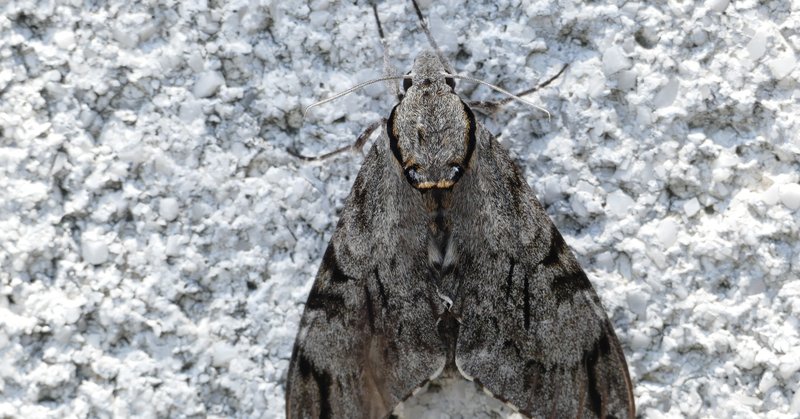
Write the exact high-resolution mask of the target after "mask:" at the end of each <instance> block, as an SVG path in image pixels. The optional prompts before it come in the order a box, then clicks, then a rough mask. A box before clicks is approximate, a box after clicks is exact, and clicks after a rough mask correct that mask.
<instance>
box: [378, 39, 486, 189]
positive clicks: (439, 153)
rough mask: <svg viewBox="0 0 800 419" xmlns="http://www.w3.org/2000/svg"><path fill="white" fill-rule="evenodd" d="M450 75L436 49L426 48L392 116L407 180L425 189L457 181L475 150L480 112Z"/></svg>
mask: <svg viewBox="0 0 800 419" xmlns="http://www.w3.org/2000/svg"><path fill="white" fill-rule="evenodd" d="M446 76H447V74H446V73H445V70H444V66H443V65H442V63H441V61H439V58H438V57H437V56H436V54H435V53H433V52H432V51H423V52H422V53H421V54H420V55H419V56H417V59H416V61H415V62H414V69H413V70H412V78H411V84H410V85H407V86H406V94H405V95H404V96H403V99H402V100H401V101H400V103H399V104H397V106H395V108H394V109H393V110H392V113H391V115H390V116H389V120H388V121H387V130H386V131H387V133H388V135H389V141H390V146H391V149H392V153H393V154H394V156H395V158H396V160H397V163H398V164H399V166H400V169H401V170H402V171H403V174H404V176H405V178H406V180H407V181H408V183H409V184H410V185H411V186H412V187H414V188H416V189H418V190H420V191H426V190H430V189H450V188H452V187H453V186H455V184H456V183H457V182H458V181H459V179H461V177H462V176H463V175H464V174H465V173H466V172H467V171H468V170H469V167H470V162H471V160H472V154H473V151H474V150H475V129H476V125H475V116H474V115H473V114H472V111H471V110H470V109H469V107H468V106H467V105H466V104H465V103H464V102H463V101H461V98H459V97H458V95H456V94H455V93H454V92H453V87H452V86H454V84H453V82H452V78H448V77H446ZM447 79H450V81H449V82H448V80H447Z"/></svg>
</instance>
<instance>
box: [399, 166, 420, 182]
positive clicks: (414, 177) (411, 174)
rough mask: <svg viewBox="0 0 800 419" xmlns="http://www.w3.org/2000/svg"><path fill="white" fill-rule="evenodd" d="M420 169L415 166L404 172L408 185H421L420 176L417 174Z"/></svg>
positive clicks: (407, 168)
mask: <svg viewBox="0 0 800 419" xmlns="http://www.w3.org/2000/svg"><path fill="white" fill-rule="evenodd" d="M418 169H419V166H417V165H414V166H409V167H406V170H404V171H403V173H404V174H405V175H406V180H408V183H410V184H411V186H415V185H417V184H418V183H419V174H418V173H417V170H418Z"/></svg>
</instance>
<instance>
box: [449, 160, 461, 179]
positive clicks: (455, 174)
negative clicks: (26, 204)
mask: <svg viewBox="0 0 800 419" xmlns="http://www.w3.org/2000/svg"><path fill="white" fill-rule="evenodd" d="M463 174H464V168H463V167H461V165H460V164H457V163H454V164H452V165H451V166H450V180H452V181H453V182H458V180H459V179H461V176H462V175H463Z"/></svg>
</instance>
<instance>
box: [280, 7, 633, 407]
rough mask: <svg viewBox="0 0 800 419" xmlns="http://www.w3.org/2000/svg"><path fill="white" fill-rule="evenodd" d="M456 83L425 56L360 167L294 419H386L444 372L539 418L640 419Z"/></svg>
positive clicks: (319, 282)
mask: <svg viewBox="0 0 800 419" xmlns="http://www.w3.org/2000/svg"><path fill="white" fill-rule="evenodd" d="M414 7H415V9H416V10H418V8H417V6H416V4H414ZM419 15H420V18H421V13H419ZM376 16H377V13H376ZM421 21H422V22H423V29H427V28H426V27H425V26H424V20H422V19H421ZM430 39H432V38H430ZM432 44H433V42H432ZM433 45H434V46H435V44H433ZM455 76H456V75H454V74H453V73H452V70H451V69H450V66H449V65H448V64H447V63H446V62H444V61H443V58H442V54H441V53H440V52H438V51H435V50H429V51H423V52H422V53H420V54H419V55H418V56H417V58H416V60H415V61H414V65H413V68H412V70H411V73H410V77H408V78H407V79H406V82H405V83H404V85H405V86H404V88H405V89H404V92H403V93H402V94H400V95H399V96H401V99H400V101H399V103H398V104H397V105H396V106H395V107H394V109H393V110H392V111H391V113H390V115H389V117H388V118H387V119H386V120H385V124H384V127H383V128H384V130H383V132H382V133H381V136H380V138H379V139H377V140H376V141H375V143H374V144H373V146H372V148H371V149H370V151H369V153H368V154H367V156H366V158H365V160H364V163H363V166H362V167H361V170H360V171H359V173H358V176H357V178H356V180H355V184H354V185H353V189H352V191H351V193H350V196H349V197H348V198H347V201H346V203H345V206H344V209H343V211H342V214H341V218H340V220H339V223H338V225H337V227H336V231H335V232H334V234H333V237H332V238H331V241H330V243H329V244H328V247H327V250H326V251H325V255H324V257H323V260H322V265H321V266H320V268H319V272H318V273H317V276H316V279H315V281H314V285H313V287H312V289H311V293H310V295H309V297H308V301H307V302H306V306H305V311H304V313H303V317H302V319H301V322H300V331H299V332H298V335H297V339H296V341H295V346H294V351H293V353H292V358H291V362H290V367H289V374H288V378H287V388H286V413H287V417H289V418H382V417H386V416H388V415H389V414H390V413H391V412H392V410H393V409H394V407H395V406H396V405H398V404H399V403H400V402H402V401H403V400H405V399H406V398H407V397H409V396H410V395H411V393H412V392H413V391H414V390H415V389H417V388H419V387H420V386H422V385H424V384H425V383H426V382H427V381H428V380H430V379H432V378H435V377H437V376H439V375H440V374H445V375H448V374H449V375H456V376H462V377H464V378H466V379H470V380H474V381H475V382H476V383H478V384H479V385H481V386H483V387H484V388H485V389H486V390H487V391H488V392H489V393H490V394H492V395H494V396H495V397H496V398H498V399H500V400H502V401H505V402H507V403H508V404H510V405H513V406H514V407H515V408H516V409H518V410H519V411H520V412H521V413H522V414H525V415H527V416H530V417H545V416H546V417H603V418H606V417H617V418H621V417H629V418H632V417H634V402H633V394H632V390H631V382H630V378H629V375H628V368H627V365H626V362H625V357H624V355H623V351H622V348H621V346H620V343H619V341H618V339H617V337H616V335H615V333H614V330H613V328H612V325H611V323H610V321H609V319H608V317H607V316H606V314H605V311H604V309H603V307H602V304H601V303H600V299H599V298H598V296H597V294H596V292H595V291H594V289H593V288H592V285H591V283H590V282H589V280H588V278H587V276H586V274H585V273H584V271H583V270H582V269H581V267H580V266H579V265H578V262H577V260H576V259H575V257H574V255H573V254H572V252H571V251H570V249H569V247H568V246H567V245H566V243H565V242H564V239H563V238H562V236H561V234H560V233H559V232H558V230H557V229H556V227H555V226H554V225H553V222H552V221H551V220H550V218H549V217H548V216H547V214H546V213H545V211H544V209H543V207H542V205H541V204H540V203H539V201H538V200H537V199H536V197H535V196H534V194H533V192H532V190H531V188H530V187H529V186H528V185H527V183H526V182H525V179H524V177H523V175H522V173H521V171H520V169H519V168H518V167H517V166H516V165H515V164H514V162H513V161H512V159H511V158H510V157H509V155H508V153H507V152H506V151H505V150H504V149H503V148H502V147H501V146H500V144H498V142H497V141H496V140H495V139H494V137H493V136H492V135H491V134H490V133H489V131H488V130H487V129H486V128H485V127H484V126H483V125H481V124H480V123H479V122H477V121H476V118H475V115H474V113H473V111H472V110H471V109H470V107H469V106H468V105H467V104H466V103H465V102H464V101H463V100H462V99H461V98H460V97H459V96H458V95H457V94H456V93H455V91H454V83H453V77H455Z"/></svg>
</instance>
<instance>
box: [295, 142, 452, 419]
mask: <svg viewBox="0 0 800 419" xmlns="http://www.w3.org/2000/svg"><path fill="white" fill-rule="evenodd" d="M390 153H391V151H390V150H389V147H388V138H387V137H386V135H385V134H384V135H383V136H382V139H381V140H379V141H376V143H375V145H374V146H373V147H372V149H371V150H370V153H369V155H368V156H367V158H366V159H365V162H364V165H363V167H362V168H361V170H360V172H359V174H358V177H357V179H356V181H355V184H354V186H353V190H352V192H351V194H350V197H349V198H348V200H347V203H346V204H345V208H344V210H343V211H342V216H341V219H340V220H339V223H338V225H337V228H336V232H335V233H334V235H333V238H332V239H331V242H330V243H329V245H328V248H327V250H326V252H325V256H324V258H323V261H322V265H321V266H320V269H319V272H318V274H317V277H316V279H315V281H314V285H313V287H312V289H311V293H310V295H309V297H308V302H307V303H306V307H305V311H304V313H303V318H302V320H301V322H300V331H299V332H298V335H297V339H296V341H295V347H294V351H293V354H292V359H291V362H290V364H289V375H288V378H287V385H286V415H287V417H288V418H382V417H385V416H387V415H388V414H389V413H390V412H391V410H392V409H393V408H394V407H395V406H396V405H397V403H398V402H400V401H401V400H403V399H405V398H406V397H407V396H408V395H409V394H410V393H411V392H412V391H413V390H414V389H415V388H417V387H418V386H420V385H421V384H422V383H424V382H425V381H426V380H428V379H429V378H430V377H431V376H432V375H434V374H435V373H436V372H437V371H439V370H441V369H442V368H443V367H444V364H445V355H446V349H445V348H444V346H443V344H442V341H441V338H440V337H439V334H438V333H439V331H438V330H437V325H436V320H437V318H438V317H439V314H440V313H441V312H442V305H441V303H440V301H439V299H438V297H437V296H436V292H435V289H434V288H433V285H432V284H431V283H430V282H429V281H427V280H426V278H427V269H428V267H427V265H426V263H425V262H426V261H427V243H426V237H427V230H426V228H427V227H426V224H425V222H426V216H425V213H424V209H423V206H422V204H421V202H418V201H419V200H420V196H419V195H420V194H419V193H418V192H416V191H414V190H411V188H410V187H409V186H408V183H407V182H406V181H405V179H403V178H402V176H403V175H402V173H401V171H400V170H399V168H398V165H397V164H395V163H394V158H393V157H391V155H390Z"/></svg>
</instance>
